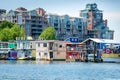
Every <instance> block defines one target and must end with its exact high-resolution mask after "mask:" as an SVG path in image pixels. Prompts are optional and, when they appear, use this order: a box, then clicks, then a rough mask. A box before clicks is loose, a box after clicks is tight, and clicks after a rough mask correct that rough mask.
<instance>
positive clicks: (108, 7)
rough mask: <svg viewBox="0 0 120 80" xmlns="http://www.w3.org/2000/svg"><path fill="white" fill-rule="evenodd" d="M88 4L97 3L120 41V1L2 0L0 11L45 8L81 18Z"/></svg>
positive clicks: (0, 0) (0, 1)
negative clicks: (80, 15)
mask: <svg viewBox="0 0 120 80" xmlns="http://www.w3.org/2000/svg"><path fill="white" fill-rule="evenodd" d="M88 3H96V4H97V6H98V9H99V10H102V11H103V18H104V19H107V20H108V27H109V28H110V29H111V30H114V31H115V32H114V39H115V40H117V41H120V32H119V31H120V25H119V23H120V0H0V9H6V10H7V11H9V10H11V9H12V10H15V9H16V8H18V7H24V8H26V9H28V10H33V9H36V8H43V9H44V10H45V11H46V12H47V13H53V14H58V15H65V14H68V15H69V16H71V17H79V13H80V10H83V9H85V6H86V4H88Z"/></svg>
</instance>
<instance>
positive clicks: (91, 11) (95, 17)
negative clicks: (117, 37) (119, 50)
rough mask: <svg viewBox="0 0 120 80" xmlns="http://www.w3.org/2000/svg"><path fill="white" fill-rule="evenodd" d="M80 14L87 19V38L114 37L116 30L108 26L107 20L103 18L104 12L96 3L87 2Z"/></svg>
mask: <svg viewBox="0 0 120 80" xmlns="http://www.w3.org/2000/svg"><path fill="white" fill-rule="evenodd" d="M80 16H81V17H83V18H84V19H85V20H86V24H87V26H86V34H85V36H86V38H101V39H113V35H114V31H113V30H110V29H109V27H108V26H107V20H103V12H102V10H99V9H98V8H97V4H96V3H93V4H87V5H86V8H85V9H84V10H81V12H80Z"/></svg>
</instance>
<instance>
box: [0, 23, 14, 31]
mask: <svg viewBox="0 0 120 80" xmlns="http://www.w3.org/2000/svg"><path fill="white" fill-rule="evenodd" d="M14 24H15V23H12V22H8V21H3V22H2V23H0V29H4V28H6V27H9V28H12V27H13V25H14Z"/></svg>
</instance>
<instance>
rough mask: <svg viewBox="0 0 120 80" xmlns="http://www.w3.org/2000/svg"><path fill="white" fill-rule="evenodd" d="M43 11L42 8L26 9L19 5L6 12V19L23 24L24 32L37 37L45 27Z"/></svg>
mask: <svg viewBox="0 0 120 80" xmlns="http://www.w3.org/2000/svg"><path fill="white" fill-rule="evenodd" d="M45 13H46V12H45V11H44V9H42V8H37V9H34V10H29V11H28V10H27V9H25V8H23V7H19V8H17V9H16V10H10V11H9V12H8V13H7V17H6V18H7V20H8V21H10V22H14V23H17V24H20V25H21V26H23V28H24V31H25V34H26V35H27V36H31V37H33V38H34V39H37V38H38V37H39V35H40V33H41V32H42V31H43V30H44V29H45V28H46V25H47V21H46V19H45Z"/></svg>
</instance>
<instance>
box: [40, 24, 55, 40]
mask: <svg viewBox="0 0 120 80" xmlns="http://www.w3.org/2000/svg"><path fill="white" fill-rule="evenodd" d="M39 39H45V40H56V30H55V29H54V27H51V26H50V27H47V28H46V29H45V30H44V31H43V32H42V33H41V35H40V36H39Z"/></svg>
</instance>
